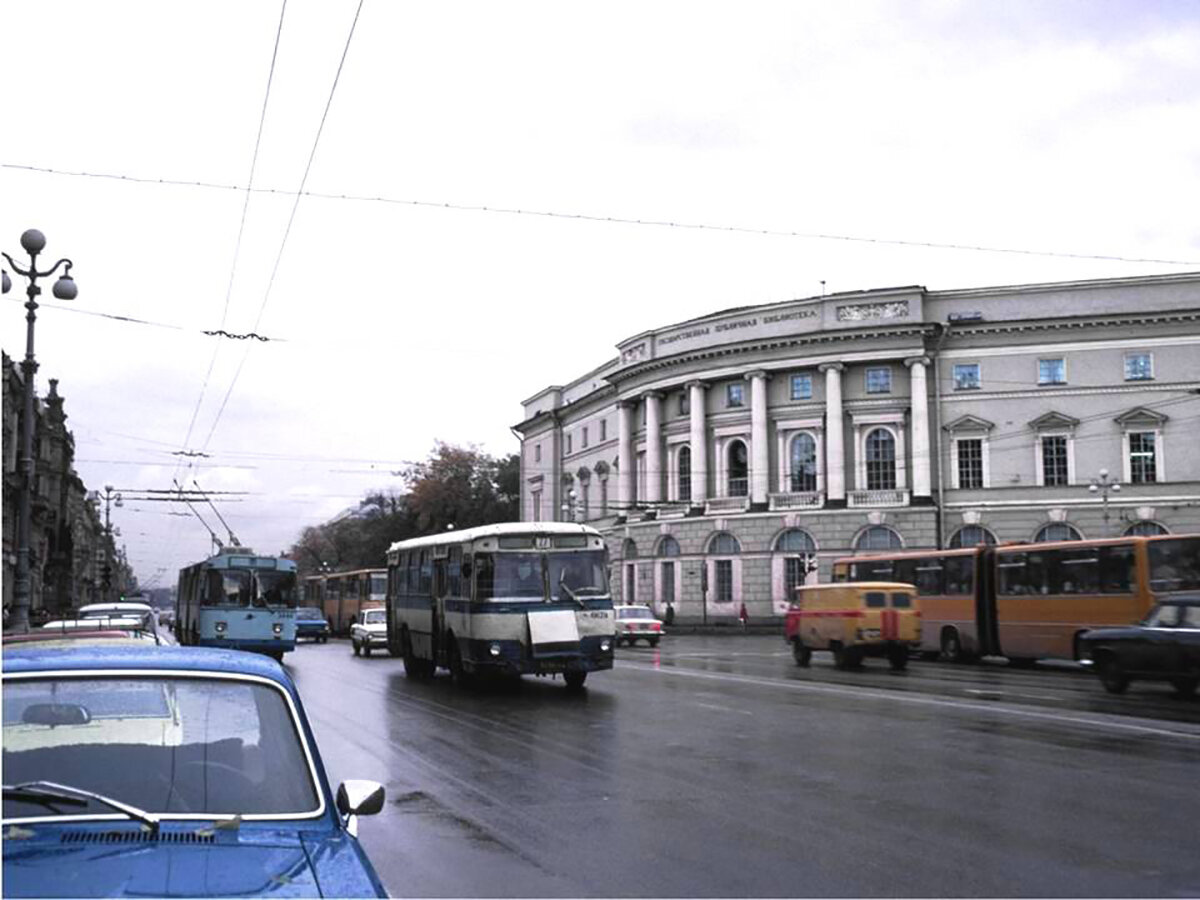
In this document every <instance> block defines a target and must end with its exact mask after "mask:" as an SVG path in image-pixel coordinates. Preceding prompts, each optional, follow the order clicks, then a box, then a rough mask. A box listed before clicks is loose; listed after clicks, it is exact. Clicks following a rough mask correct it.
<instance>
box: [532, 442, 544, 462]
mask: <svg viewBox="0 0 1200 900" xmlns="http://www.w3.org/2000/svg"><path fill="white" fill-rule="evenodd" d="M533 461H534V462H541V461H542V445H541V444H534V445H533Z"/></svg>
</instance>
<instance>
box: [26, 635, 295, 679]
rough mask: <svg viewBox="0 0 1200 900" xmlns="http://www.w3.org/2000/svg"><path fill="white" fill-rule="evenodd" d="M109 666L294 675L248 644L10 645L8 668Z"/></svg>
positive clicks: (149, 670)
mask: <svg viewBox="0 0 1200 900" xmlns="http://www.w3.org/2000/svg"><path fill="white" fill-rule="evenodd" d="M105 669H132V670H145V671H146V672H147V673H153V672H155V671H162V670H168V669H174V670H185V671H192V672H206V673H211V672H217V673H222V674H228V675H257V676H259V677H261V678H268V679H270V680H272V681H275V682H277V683H278V684H280V685H281V686H282V687H284V688H287V689H288V690H289V691H290V690H291V688H292V684H291V679H290V678H289V677H288V676H287V673H285V672H284V671H283V668H282V667H281V666H280V665H279V664H278V663H277V662H275V661H274V660H273V659H270V658H268V657H266V656H262V655H260V654H258V653H247V652H246V651H244V650H220V649H217V648H215V647H179V646H174V645H165V646H150V645H148V644H146V643H145V642H139V644H138V645H136V646H135V645H126V644H122V645H121V646H112V644H111V643H109V642H104V643H102V642H100V641H96V642H95V643H91V642H86V641H80V642H78V645H73V646H71V647H69V648H66V649H64V648H63V647H61V646H56V647H38V646H36V645H33V644H31V645H29V646H23V645H14V644H9V645H8V646H6V647H5V649H4V674H5V675H15V674H19V673H36V672H51V671H88V670H92V671H101V672H102V671H103V670H105Z"/></svg>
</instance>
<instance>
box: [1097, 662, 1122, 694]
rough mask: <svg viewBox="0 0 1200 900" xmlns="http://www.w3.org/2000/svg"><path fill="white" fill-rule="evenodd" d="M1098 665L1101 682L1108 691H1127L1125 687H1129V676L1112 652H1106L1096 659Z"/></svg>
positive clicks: (1114, 692) (1120, 692) (1119, 692)
mask: <svg viewBox="0 0 1200 900" xmlns="http://www.w3.org/2000/svg"><path fill="white" fill-rule="evenodd" d="M1096 667H1097V670H1098V671H1099V673H1100V683H1101V684H1102V685H1104V689H1105V690H1106V691H1108V692H1109V693H1110V694H1123V693H1125V688H1127V687H1129V676H1128V675H1126V674H1125V672H1124V670H1123V669H1122V668H1121V664H1120V663H1119V662H1117V658H1116V657H1115V656H1113V655H1112V654H1111V653H1106V654H1104V656H1102V657H1101V658H1100V659H1098V660H1097V661H1096Z"/></svg>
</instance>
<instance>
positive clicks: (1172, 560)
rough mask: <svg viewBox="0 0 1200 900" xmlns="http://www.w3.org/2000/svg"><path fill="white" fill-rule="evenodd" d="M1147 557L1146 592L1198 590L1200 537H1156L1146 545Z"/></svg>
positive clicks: (1199, 581)
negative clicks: (1148, 566) (1147, 586)
mask: <svg viewBox="0 0 1200 900" xmlns="http://www.w3.org/2000/svg"><path fill="white" fill-rule="evenodd" d="M1146 549H1147V552H1148V553H1149V554H1150V589H1151V590H1153V591H1195V590H1200V538H1197V537H1182V538H1156V539H1154V540H1150V541H1147V542H1146Z"/></svg>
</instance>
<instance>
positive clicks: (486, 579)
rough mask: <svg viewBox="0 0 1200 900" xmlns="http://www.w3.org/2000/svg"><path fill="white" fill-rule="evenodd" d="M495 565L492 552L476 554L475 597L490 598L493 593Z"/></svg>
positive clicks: (477, 598) (479, 598)
mask: <svg viewBox="0 0 1200 900" xmlns="http://www.w3.org/2000/svg"><path fill="white" fill-rule="evenodd" d="M495 572H496V569H495V565H494V560H493V559H492V554H490V553H476V554H475V599H476V600H490V599H491V598H492V595H493V584H492V582H493V579H494V576H495Z"/></svg>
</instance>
